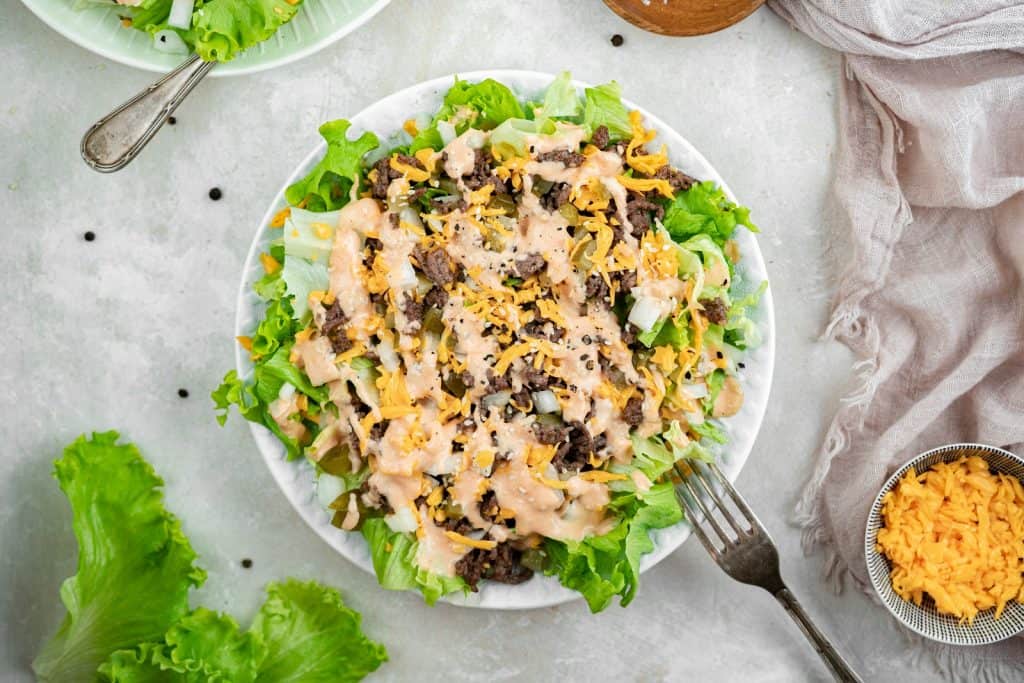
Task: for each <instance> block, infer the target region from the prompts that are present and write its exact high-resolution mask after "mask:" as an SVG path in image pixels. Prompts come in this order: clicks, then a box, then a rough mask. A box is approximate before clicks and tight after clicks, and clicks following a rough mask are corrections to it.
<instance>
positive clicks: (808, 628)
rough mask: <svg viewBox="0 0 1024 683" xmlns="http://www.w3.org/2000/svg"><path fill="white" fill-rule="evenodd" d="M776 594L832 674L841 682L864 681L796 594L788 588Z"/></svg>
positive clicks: (853, 682)
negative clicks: (817, 624)
mask: <svg viewBox="0 0 1024 683" xmlns="http://www.w3.org/2000/svg"><path fill="white" fill-rule="evenodd" d="M774 595H775V599H776V600H778V601H779V604H781V605H782V606H783V607H785V608H786V612H787V613H789V616H791V617H793V621H795V622H796V625H797V626H799V627H800V630H801V631H802V632H803V634H804V636H806V637H807V640H808V641H810V643H811V645H813V646H814V649H815V650H816V651H817V652H818V656H820V657H821V660H822V661H823V662H825V666H827V667H828V669H829V671H830V672H832V676H833V677H834V678H835V679H836V680H837V681H840V682H841V683H862V681H861V679H860V677H859V676H857V674H856V673H854V671H853V669H851V668H850V665H849V664H847V663H846V660H845V659H843V656H842V655H840V654H839V652H838V651H837V650H836V648H835V647H834V646H833V645H832V643H831V642H829V639H828V638H826V637H825V634H823V633H822V632H821V631H819V630H818V627H817V626H815V625H814V622H812V621H811V618H810V617H809V616H807V612H804V608H803V607H801V606H800V603H799V602H797V599H796V596H795V595H793V594H792V593H791V592H790V591H789V589H788V588H783V589H781V590H780V591H778V592H776V593H775V594H774Z"/></svg>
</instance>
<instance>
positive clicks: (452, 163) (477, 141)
mask: <svg viewBox="0 0 1024 683" xmlns="http://www.w3.org/2000/svg"><path fill="white" fill-rule="evenodd" d="M485 139H486V137H484V136H483V134H481V132H480V131H478V130H473V129H470V130H467V131H466V132H465V133H463V134H462V135H460V136H458V137H457V138H455V139H454V140H452V141H451V142H449V143H448V144H447V145H445V146H444V149H443V150H441V151H442V153H444V154H445V155H446V157H447V158H446V159H445V162H444V172H445V173H447V174H448V175H449V176H450V177H452V178H462V177H463V176H467V175H469V174H470V173H471V172H472V171H473V166H474V164H475V163H476V148H475V147H474V145H476V147H479V146H480V145H482V144H483V141H484V140H485Z"/></svg>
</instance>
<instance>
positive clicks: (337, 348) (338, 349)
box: [320, 299, 352, 353]
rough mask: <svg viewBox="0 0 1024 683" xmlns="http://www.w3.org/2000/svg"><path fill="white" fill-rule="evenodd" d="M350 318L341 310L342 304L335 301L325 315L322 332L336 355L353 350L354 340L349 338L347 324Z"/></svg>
mask: <svg viewBox="0 0 1024 683" xmlns="http://www.w3.org/2000/svg"><path fill="white" fill-rule="evenodd" d="M347 322H348V317H347V316H346V315H345V311H343V310H341V304H340V303H338V301H337V299H335V301H334V303H333V304H331V305H330V307H328V308H327V311H326V312H325V314H324V323H323V325H321V327H320V332H322V333H323V335H324V336H325V337H327V339H328V340H329V341H330V342H331V348H332V349H334V352H335V353H344V352H345V351H348V350H349V349H350V348H352V340H351V339H349V338H348V334H347V333H346V330H345V324H346V323H347Z"/></svg>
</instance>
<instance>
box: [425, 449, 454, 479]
mask: <svg viewBox="0 0 1024 683" xmlns="http://www.w3.org/2000/svg"><path fill="white" fill-rule="evenodd" d="M460 465H462V453H454V454H452V455H450V456H448V457H447V458H445V459H444V460H442V461H441V462H439V463H438V464H437V465H431V466H430V467H428V468H427V469H426V470H424V471H425V472H426V473H427V474H431V475H433V476H435V477H440V476H442V475H445V474H453V473H455V472H457V471H458V469H459V466H460Z"/></svg>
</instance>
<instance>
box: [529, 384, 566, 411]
mask: <svg viewBox="0 0 1024 683" xmlns="http://www.w3.org/2000/svg"><path fill="white" fill-rule="evenodd" d="M530 395H531V396H532V397H533V409H534V410H535V411H537V412H538V413H558V412H561V411H562V406H560V405H559V403H558V397H557V396H555V392H553V391H551V390H550V389H545V390H544V391H535V392H533V393H532V394H530Z"/></svg>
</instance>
